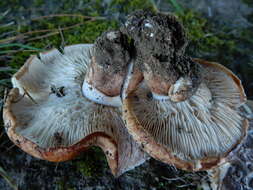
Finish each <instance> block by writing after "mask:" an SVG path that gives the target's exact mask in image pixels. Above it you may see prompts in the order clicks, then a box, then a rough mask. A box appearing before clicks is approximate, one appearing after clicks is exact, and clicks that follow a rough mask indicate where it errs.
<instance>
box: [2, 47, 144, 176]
mask: <svg viewBox="0 0 253 190" xmlns="http://www.w3.org/2000/svg"><path fill="white" fill-rule="evenodd" d="M91 48H92V45H87V44H83V45H81V44H80V45H73V46H68V47H65V49H64V52H63V54H62V53H60V52H59V51H58V50H56V49H54V50H51V51H49V52H46V53H41V54H40V55H39V56H37V57H36V56H31V57H30V58H29V59H28V60H27V62H26V63H25V64H24V66H23V67H22V68H21V69H20V70H19V71H18V72H17V73H16V74H15V75H14V76H13V78H12V82H13V86H14V88H13V89H12V90H11V91H10V93H9V95H8V97H7V100H6V102H5V105H4V109H3V118H4V123H5V127H6V131H7V134H8V136H9V137H10V139H11V140H12V141H13V142H14V143H15V144H16V145H17V146H18V147H20V148H21V149H22V150H24V151H25V152H27V153H29V154H31V155H33V156H35V157H37V158H41V159H45V160H49V161H53V162H60V161H66V160H70V159H73V158H74V157H76V156H77V155H78V154H79V153H80V152H82V151H84V150H86V149H87V148H89V147H90V146H98V147H100V148H101V149H102V150H103V151H104V153H105V155H106V158H107V160H108V164H109V166H110V168H111V171H112V173H113V174H114V175H115V176H118V175H121V174H122V173H123V172H125V171H127V170H129V169H132V168H134V167H135V166H137V165H139V164H141V163H143V162H144V161H145V160H146V159H147V158H148V157H147V156H146V154H145V153H144V152H143V151H141V150H140V149H139V146H138V145H137V144H136V143H135V142H134V141H133V140H132V137H131V136H130V135H129V134H128V133H127V131H126V129H125V127H124V123H123V120H122V119H121V109H120V108H117V107H111V106H105V105H99V104H96V103H94V102H92V101H90V100H88V99H87V98H85V97H84V96H83V95H82V83H83V81H84V78H85V75H86V71H87V68H88V67H89V65H90V62H91V57H92V55H91V54H92V52H91V51H90V50H91Z"/></svg>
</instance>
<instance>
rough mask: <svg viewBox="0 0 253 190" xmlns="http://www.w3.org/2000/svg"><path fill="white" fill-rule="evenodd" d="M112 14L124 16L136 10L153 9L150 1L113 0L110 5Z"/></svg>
mask: <svg viewBox="0 0 253 190" xmlns="http://www.w3.org/2000/svg"><path fill="white" fill-rule="evenodd" d="M110 8H111V10H112V12H120V13H124V14H125V15H127V14H129V13H131V12H134V11H136V10H140V9H143V10H150V11H155V10H156V9H155V7H154V5H153V4H152V2H151V1H150V0H113V1H112V2H111V4H110Z"/></svg>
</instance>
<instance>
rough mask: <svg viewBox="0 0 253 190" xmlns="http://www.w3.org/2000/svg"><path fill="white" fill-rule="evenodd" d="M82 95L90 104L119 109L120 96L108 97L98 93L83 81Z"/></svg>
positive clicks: (120, 103)
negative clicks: (94, 103)
mask: <svg viewBox="0 0 253 190" xmlns="http://www.w3.org/2000/svg"><path fill="white" fill-rule="evenodd" d="M82 92H83V95H84V96H85V97H86V98H87V99H89V100H91V101H92V102H96V103H98V104H103V105H106V106H113V107H120V106H121V105H122V102H121V99H120V96H114V97H110V96H107V95H105V94H104V93H102V92H100V91H99V90H97V89H96V88H94V87H93V86H92V85H90V84H89V83H87V82H86V81H84V83H83V86H82Z"/></svg>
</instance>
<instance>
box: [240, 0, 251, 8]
mask: <svg viewBox="0 0 253 190" xmlns="http://www.w3.org/2000/svg"><path fill="white" fill-rule="evenodd" d="M242 1H243V2H244V3H246V4H247V5H249V6H252V7H253V1H252V0H242Z"/></svg>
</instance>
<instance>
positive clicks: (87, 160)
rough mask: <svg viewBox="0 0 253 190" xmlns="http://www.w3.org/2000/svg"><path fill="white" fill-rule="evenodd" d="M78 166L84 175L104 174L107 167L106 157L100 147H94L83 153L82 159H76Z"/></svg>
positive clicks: (78, 169)
mask: <svg viewBox="0 0 253 190" xmlns="http://www.w3.org/2000/svg"><path fill="white" fill-rule="evenodd" d="M75 164H76V168H77V171H79V172H80V173H81V174H82V175H83V176H86V177H94V176H97V177H98V176H101V175H103V171H104V170H105V169H106V168H108V167H106V158H105V155H104V153H103V152H102V150H101V149H100V148H97V147H92V148H91V149H89V150H88V151H86V152H85V154H83V156H82V157H81V160H79V161H76V162H75Z"/></svg>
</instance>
